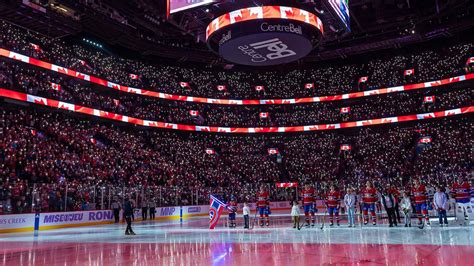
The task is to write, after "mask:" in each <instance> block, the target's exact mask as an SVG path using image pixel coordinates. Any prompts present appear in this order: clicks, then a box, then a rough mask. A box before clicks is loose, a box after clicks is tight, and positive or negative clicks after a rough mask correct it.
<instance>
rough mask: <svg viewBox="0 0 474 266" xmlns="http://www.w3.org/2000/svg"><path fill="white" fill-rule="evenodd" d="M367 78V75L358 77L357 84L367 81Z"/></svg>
mask: <svg viewBox="0 0 474 266" xmlns="http://www.w3.org/2000/svg"><path fill="white" fill-rule="evenodd" d="M368 79H369V78H368V77H360V78H359V84H360V83H365V82H367V80H368Z"/></svg>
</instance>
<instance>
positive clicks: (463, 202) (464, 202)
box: [452, 178, 472, 225]
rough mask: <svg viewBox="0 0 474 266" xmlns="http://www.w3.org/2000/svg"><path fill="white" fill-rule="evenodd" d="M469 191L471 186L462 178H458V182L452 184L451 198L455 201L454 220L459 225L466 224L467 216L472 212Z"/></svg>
mask: <svg viewBox="0 0 474 266" xmlns="http://www.w3.org/2000/svg"><path fill="white" fill-rule="evenodd" d="M470 190H471V185H469V182H467V180H463V178H459V181H458V182H454V184H453V187H452V191H453V197H454V199H455V200H456V219H457V220H458V222H459V223H460V224H461V225H463V224H464V225H465V224H466V221H468V220H469V218H468V217H469V215H468V214H469V213H470V212H472V209H471V203H470V200H471V195H470V192H471V191H470Z"/></svg>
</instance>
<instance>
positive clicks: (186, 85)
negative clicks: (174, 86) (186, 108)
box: [179, 81, 189, 88]
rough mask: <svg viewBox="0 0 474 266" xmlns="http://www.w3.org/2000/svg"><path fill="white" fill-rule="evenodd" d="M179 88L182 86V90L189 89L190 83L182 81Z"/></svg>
mask: <svg viewBox="0 0 474 266" xmlns="http://www.w3.org/2000/svg"><path fill="white" fill-rule="evenodd" d="M179 86H181V88H187V87H189V83H188V82H185V81H181V82H180V83H179Z"/></svg>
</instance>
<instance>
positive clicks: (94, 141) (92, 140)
mask: <svg viewBox="0 0 474 266" xmlns="http://www.w3.org/2000/svg"><path fill="white" fill-rule="evenodd" d="M89 141H90V142H91V143H92V144H94V145H95V144H97V140H96V139H95V138H90V139H89Z"/></svg>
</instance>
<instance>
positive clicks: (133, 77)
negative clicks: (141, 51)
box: [129, 74, 140, 80]
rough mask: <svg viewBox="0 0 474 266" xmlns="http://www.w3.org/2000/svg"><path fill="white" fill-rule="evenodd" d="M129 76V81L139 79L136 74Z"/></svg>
mask: <svg viewBox="0 0 474 266" xmlns="http://www.w3.org/2000/svg"><path fill="white" fill-rule="evenodd" d="M129 76H130V79H133V80H137V79H139V78H140V77H139V76H138V75H137V74H130V75H129Z"/></svg>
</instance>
